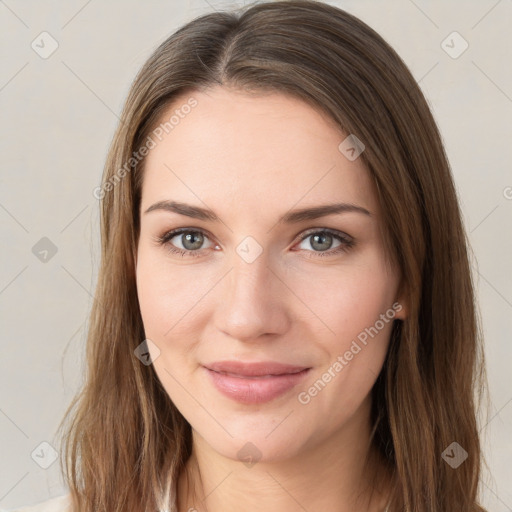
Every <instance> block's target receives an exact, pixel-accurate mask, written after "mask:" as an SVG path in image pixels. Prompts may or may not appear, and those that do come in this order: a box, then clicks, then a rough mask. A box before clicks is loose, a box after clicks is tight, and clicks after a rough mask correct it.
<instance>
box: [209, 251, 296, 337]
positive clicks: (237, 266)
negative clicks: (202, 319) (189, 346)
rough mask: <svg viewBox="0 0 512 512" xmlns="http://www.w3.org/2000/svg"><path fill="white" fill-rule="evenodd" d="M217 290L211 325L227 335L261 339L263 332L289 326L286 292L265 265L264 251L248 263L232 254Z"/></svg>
mask: <svg viewBox="0 0 512 512" xmlns="http://www.w3.org/2000/svg"><path fill="white" fill-rule="evenodd" d="M219 293H220V297H219V306H218V307H217V309H216V311H215V324H216V327H217V329H219V330H220V331H221V332H223V333H224V334H225V335H228V336H230V337H231V338H235V339H237V340H239V341H243V342H254V341H257V342H261V341H262V339H263V338H264V337H265V336H264V335H267V336H269V335H271V334H273V335H280V334H283V333H285V332H286V331H287V330H288V329H289V327H290V323H291V315H290V310H289V304H288V302H289V301H290V300H291V298H290V291H289V289H288V288H287V287H286V285H285V284H284V283H283V278H282V277H281V276H278V275H277V272H276V271H275V270H272V269H271V268H270V267H269V266H268V261H267V258H266V257H265V253H263V254H261V255H260V256H259V257H258V258H257V259H256V260H255V261H253V262H252V263H247V262H246V261H244V260H243V259H242V258H240V257H239V256H238V255H236V254H235V255H234V258H233V266H232V268H231V271H230V272H229V273H228V274H227V275H226V276H225V278H224V279H223V280H222V283H220V291H219Z"/></svg>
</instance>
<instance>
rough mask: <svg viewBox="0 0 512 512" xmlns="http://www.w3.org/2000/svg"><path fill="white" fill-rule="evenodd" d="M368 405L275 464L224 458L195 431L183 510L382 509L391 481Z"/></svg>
mask: <svg viewBox="0 0 512 512" xmlns="http://www.w3.org/2000/svg"><path fill="white" fill-rule="evenodd" d="M369 403H370V402H369V401H368V402H367V403H366V404H365V405H364V406H362V407H361V410H360V411H358V414H356V415H354V416H353V417H352V418H351V420H350V421H349V422H348V423H347V424H346V425H345V426H344V428H343V429H342V430H341V431H339V432H336V433H334V434H333V435H331V436H330V437H329V438H326V439H322V441H321V442H319V443H315V442H314V441H312V442H311V444H310V446H309V448H308V449H305V450H303V451H301V452H300V454H298V455H296V456H294V457H292V458H288V459H285V460H279V461H272V462H267V461H265V459H264V458H263V457H262V459H261V460H260V461H259V462H257V463H256V464H254V465H252V466H251V467H248V466H246V465H245V464H244V463H242V462H240V461H238V460H233V459H230V458H227V457H223V456H222V455H221V454H219V453H218V452H216V451H215V450H214V449H213V448H212V447H211V446H209V445H208V444H207V443H206V442H205V440H204V439H203V438H202V437H201V436H200V435H199V434H198V433H197V432H196V431H195V430H193V449H192V454H191V457H190V458H189V460H188V461H187V464H186V468H185V471H184V472H183V474H182V475H181V477H180V479H179V482H178V510H179V512H194V511H197V512H235V511H236V512H239V510H240V507H241V505H242V504H243V508H244V509H246V510H266V511H268V512H278V511H279V512H297V510H307V511H311V510H337V511H339V512H353V511H354V510H365V511H368V512H383V511H384V509H385V506H386V503H387V500H388V491H389V484H390V479H389V473H388V471H387V470H386V465H385V463H384V461H383V459H382V458H381V457H380V456H379V455H378V454H377V453H376V452H375V451H374V450H373V449H372V448H371V446H370V425H369ZM365 462H368V465H366V466H365ZM370 473H371V474H370Z"/></svg>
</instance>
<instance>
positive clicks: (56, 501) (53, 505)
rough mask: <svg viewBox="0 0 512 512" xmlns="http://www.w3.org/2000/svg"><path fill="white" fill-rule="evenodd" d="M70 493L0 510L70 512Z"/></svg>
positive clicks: (3, 511)
mask: <svg viewBox="0 0 512 512" xmlns="http://www.w3.org/2000/svg"><path fill="white" fill-rule="evenodd" d="M70 498H71V494H69V493H68V494H65V495H64V496H58V497H57V498H51V499H49V500H46V501H43V502H41V503H37V504H36V505H31V506H29V507H22V508H17V509H15V510H6V509H3V508H2V509H0V512H71V499H70Z"/></svg>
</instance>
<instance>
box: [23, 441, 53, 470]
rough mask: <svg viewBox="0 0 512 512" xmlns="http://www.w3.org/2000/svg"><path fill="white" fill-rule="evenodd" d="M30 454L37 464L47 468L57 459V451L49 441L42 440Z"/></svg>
mask: <svg viewBox="0 0 512 512" xmlns="http://www.w3.org/2000/svg"><path fill="white" fill-rule="evenodd" d="M30 456H31V457H32V459H33V461H34V462H35V463H36V464H37V465H38V466H40V467H42V468H43V469H48V468H49V467H50V466H51V465H52V464H53V463H54V462H55V461H56V460H57V458H58V456H59V453H58V452H57V450H55V448H54V447H53V446H52V445H51V444H50V443H47V442H46V441H43V442H42V443H41V444H39V445H38V446H37V447H36V448H35V449H34V451H33V452H32V453H31V454H30Z"/></svg>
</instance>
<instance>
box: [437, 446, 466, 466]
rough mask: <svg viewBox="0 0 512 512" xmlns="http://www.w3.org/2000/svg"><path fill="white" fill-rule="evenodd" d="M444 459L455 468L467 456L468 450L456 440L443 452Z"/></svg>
mask: <svg viewBox="0 0 512 512" xmlns="http://www.w3.org/2000/svg"><path fill="white" fill-rule="evenodd" d="M441 457H442V458H443V459H444V461H445V462H446V463H447V464H449V465H450V466H451V467H452V468H453V469H457V468H458V467H459V466H460V465H461V464H462V463H463V462H464V461H465V460H466V459H467V458H468V452H467V451H466V450H464V448H462V446H461V445H460V444H459V443H456V442H455V441H454V442H453V443H452V444H451V445H450V446H448V448H446V450H445V451H444V452H443V453H442V454H441Z"/></svg>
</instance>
